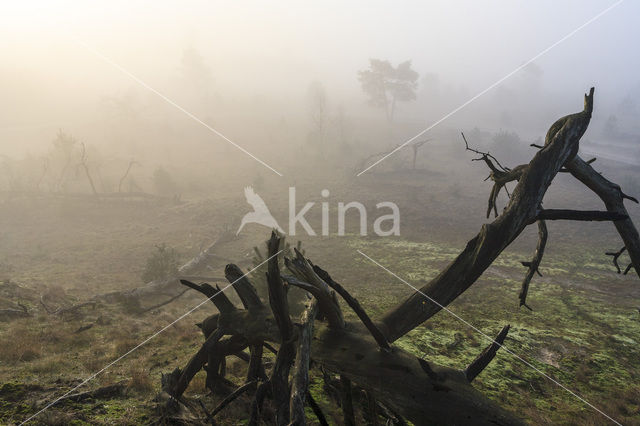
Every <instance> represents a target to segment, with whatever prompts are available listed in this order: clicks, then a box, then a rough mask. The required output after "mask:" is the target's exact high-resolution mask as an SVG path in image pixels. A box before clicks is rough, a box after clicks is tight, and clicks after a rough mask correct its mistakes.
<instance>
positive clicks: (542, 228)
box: [518, 220, 549, 310]
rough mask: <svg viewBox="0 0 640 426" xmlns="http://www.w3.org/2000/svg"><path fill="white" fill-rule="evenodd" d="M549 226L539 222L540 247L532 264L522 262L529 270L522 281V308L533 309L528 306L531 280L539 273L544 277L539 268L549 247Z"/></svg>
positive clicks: (541, 221) (520, 297)
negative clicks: (546, 248) (545, 249)
mask: <svg viewBox="0 0 640 426" xmlns="http://www.w3.org/2000/svg"><path fill="white" fill-rule="evenodd" d="M548 235H549V234H548V232H547V225H546V223H545V222H544V220H538V245H537V247H536V251H535V252H534V254H533V259H531V262H522V265H523V266H526V267H527V268H529V270H528V271H527V274H526V275H525V277H524V280H523V281H522V288H521V289H520V295H519V296H518V298H519V299H520V306H524V307H526V308H529V309H530V310H531V308H530V307H529V305H527V293H528V292H529V284H530V283H531V279H532V278H533V274H535V273H538V275H540V276H542V274H541V273H540V271H539V270H538V267H539V266H540V262H542V256H544V248H545V247H546V245H547V237H548Z"/></svg>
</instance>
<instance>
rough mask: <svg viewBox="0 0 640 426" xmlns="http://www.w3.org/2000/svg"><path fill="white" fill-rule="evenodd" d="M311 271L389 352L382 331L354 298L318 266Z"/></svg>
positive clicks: (314, 266) (387, 343)
mask: <svg viewBox="0 0 640 426" xmlns="http://www.w3.org/2000/svg"><path fill="white" fill-rule="evenodd" d="M313 270H314V271H315V273H316V274H318V276H319V277H320V278H321V279H322V280H323V281H324V282H326V283H327V284H328V285H329V287H331V288H332V289H334V290H335V291H336V293H338V294H339V295H340V296H342V298H343V299H344V300H345V302H347V304H348V305H349V306H350V307H351V309H353V311H354V312H355V313H356V315H358V318H360V321H362V323H363V324H364V326H365V327H367V330H369V332H371V335H372V336H373V338H374V339H376V342H378V345H380V347H381V348H382V349H385V350H391V346H389V342H388V341H387V338H386V337H385V336H384V334H382V331H380V329H379V328H378V326H376V325H375V324H374V323H373V321H371V318H369V315H367V313H366V312H365V310H364V309H363V308H362V306H360V303H359V302H358V301H357V300H356V298H354V297H353V296H351V294H349V292H348V291H347V290H346V289H345V288H344V287H342V286H341V285H340V284H339V283H337V282H335V281H334V280H333V279H332V278H331V276H330V275H329V273H328V272H327V271H325V270H324V269H322V268H320V267H319V266H318V265H313Z"/></svg>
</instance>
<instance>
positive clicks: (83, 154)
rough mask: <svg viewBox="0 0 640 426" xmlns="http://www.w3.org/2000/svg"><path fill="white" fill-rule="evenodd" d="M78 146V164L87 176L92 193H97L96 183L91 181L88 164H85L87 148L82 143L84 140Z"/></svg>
mask: <svg viewBox="0 0 640 426" xmlns="http://www.w3.org/2000/svg"><path fill="white" fill-rule="evenodd" d="M80 147H81V150H80V164H78V166H80V167H82V169H83V170H84V174H85V175H86V176H87V180H88V181H89V185H91V191H92V192H93V195H98V191H96V185H95V184H94V183H93V178H92V177H91V173H90V172H89V166H88V165H87V148H86V146H85V145H84V142H81V143H80Z"/></svg>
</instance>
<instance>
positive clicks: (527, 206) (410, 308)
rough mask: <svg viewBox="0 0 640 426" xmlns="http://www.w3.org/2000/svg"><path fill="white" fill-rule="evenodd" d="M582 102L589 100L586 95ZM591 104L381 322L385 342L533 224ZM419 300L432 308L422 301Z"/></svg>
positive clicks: (552, 136)
mask: <svg viewBox="0 0 640 426" xmlns="http://www.w3.org/2000/svg"><path fill="white" fill-rule="evenodd" d="M585 99H586V100H588V99H590V96H587V95H585ZM590 102H591V101H589V102H587V101H585V109H584V110H583V111H582V112H580V113H577V114H572V115H569V116H567V117H563V118H561V119H560V120H558V121H557V122H556V123H554V125H553V126H551V128H550V129H549V134H548V139H549V141H548V143H547V144H546V145H545V147H544V148H543V149H541V150H539V151H538V152H537V153H536V155H535V156H534V157H533V159H532V160H531V161H530V162H529V164H528V165H527V166H526V169H523V172H522V175H521V176H520V178H519V181H518V184H517V185H516V187H515V189H514V191H513V194H512V195H511V198H510V200H509V203H508V205H507V207H506V208H505V209H504V211H503V212H502V214H501V215H500V216H499V217H498V218H497V219H495V220H494V221H493V222H492V223H489V224H485V225H483V226H482V228H481V230H480V233H479V234H478V235H477V236H476V237H475V238H473V239H472V240H471V241H469V242H468V243H467V246H466V247H465V249H464V250H463V251H462V253H460V255H458V257H457V258H456V259H455V260H454V261H453V262H451V263H450V264H449V266H447V268H446V269H445V270H444V271H442V272H441V273H440V274H439V275H438V276H437V277H435V278H434V279H433V280H432V281H431V282H430V283H428V284H427V285H426V286H424V287H423V288H422V289H421V290H420V293H418V292H416V293H414V294H413V295H411V296H410V297H409V298H408V299H406V300H405V301H404V302H403V303H402V304H400V305H399V306H397V307H396V308H394V309H392V310H391V311H390V312H388V313H387V314H386V315H385V316H384V317H383V319H382V323H383V324H384V329H383V332H384V334H385V336H387V338H388V339H389V341H391V342H392V341H394V340H396V339H398V338H399V337H401V336H403V335H404V334H405V333H407V332H409V331H411V330H412V329H414V328H415V327H417V326H418V325H420V324H421V323H422V322H424V321H425V320H427V319H429V318H430V317H431V316H433V315H434V314H435V313H437V312H438V311H439V310H440V309H441V308H442V306H446V305H448V304H449V303H451V302H452V301H453V300H455V299H456V298H457V297H458V296H459V295H460V294H462V293H463V292H464V291H465V290H466V289H467V288H469V287H470V286H471V285H473V283H475V281H476V280H477V279H478V277H480V275H482V273H483V272H484V271H485V270H486V269H487V268H488V267H489V265H491V263H492V262H493V261H494V260H495V259H496V258H497V257H498V256H499V255H500V253H501V252H502V251H503V250H504V249H505V248H506V247H507V246H508V245H509V244H511V242H512V241H513V240H514V239H515V238H516V237H518V235H520V233H521V232H522V231H523V230H524V228H525V227H526V226H527V225H528V224H529V223H531V222H532V221H533V220H535V218H536V216H537V214H538V206H540V204H541V202H542V199H543V197H544V194H545V192H546V190H547V188H548V187H549V185H550V184H551V182H552V181H553V178H554V177H555V176H556V174H557V173H558V171H559V170H560V168H561V167H562V166H563V165H565V163H567V162H568V161H570V160H571V159H572V158H573V156H575V154H576V152H577V150H578V145H579V141H580V138H581V137H582V135H583V134H584V132H585V131H586V129H587V126H588V125H589V121H590V119H591V108H590V107H589V105H590ZM558 123H560V124H561V125H559V124H558ZM616 223H622V221H619V222H616ZM639 249H640V246H639ZM639 254H640V250H639ZM423 294H424V295H427V296H428V297H429V298H430V299H432V300H434V301H435V302H437V303H433V302H432V301H425V297H424V295H423ZM425 302H426V303H425Z"/></svg>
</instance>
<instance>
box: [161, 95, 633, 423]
mask: <svg viewBox="0 0 640 426" xmlns="http://www.w3.org/2000/svg"><path fill="white" fill-rule="evenodd" d="M592 108H593V89H591V91H590V93H589V94H588V95H585V105H584V110H583V111H582V112H579V113H577V114H572V115H569V116H566V117H563V118H561V119H560V120H558V121H556V122H555V123H554V124H553V125H552V126H551V128H550V129H549V131H548V133H547V137H546V140H545V145H544V146H543V147H541V148H540V150H539V151H538V152H537V153H536V154H535V155H534V157H533V159H532V160H531V161H530V162H529V163H528V164H523V165H520V166H517V167H514V168H513V169H508V168H506V167H504V166H502V165H501V164H500V162H499V161H498V160H497V159H496V158H495V157H493V156H492V155H491V154H489V153H483V152H480V151H478V150H475V149H472V148H469V145H468V143H467V142H466V139H465V144H466V147H467V150H469V151H472V152H474V153H476V154H479V155H480V158H477V159H476V160H481V161H483V162H484V163H485V164H486V165H487V166H488V167H489V169H490V171H491V175H490V178H491V179H492V180H493V182H494V184H493V189H492V190H491V195H490V197H489V213H490V212H491V211H493V212H494V213H495V214H496V216H497V218H496V219H495V220H494V221H493V222H491V223H488V224H485V225H483V226H482V228H481V230H480V232H479V234H478V235H477V236H476V237H475V238H473V239H471V240H470V241H469V242H468V243H467V245H466V247H465V248H464V250H463V251H462V252H461V253H460V254H459V256H458V257H457V258H456V259H455V260H454V261H453V262H451V263H450V264H449V265H448V266H447V267H446V268H445V269H444V270H443V271H442V272H441V273H440V274H439V275H438V276H437V277H435V278H434V279H433V280H432V281H431V282H430V283H428V284H427V285H426V286H424V287H423V288H422V289H420V291H419V292H416V293H415V294H413V295H412V296H410V297H409V298H407V299H406V300H405V301H404V302H403V303H401V304H400V305H399V306H397V307H395V308H393V309H392V310H390V311H389V312H388V313H387V314H386V315H384V316H383V317H382V319H381V320H380V321H376V322H374V321H373V320H372V319H371V318H369V316H368V315H367V314H366V311H365V310H364V309H363V308H362V306H361V305H360V304H359V303H358V302H357V300H356V299H355V298H353V297H352V296H351V295H350V294H349V292H348V291H347V290H346V289H344V287H342V286H341V285H340V284H338V283H337V282H335V281H334V280H333V279H331V276H330V275H329V273H328V272H326V271H324V270H323V269H322V268H320V267H317V266H314V265H313V264H312V263H311V261H309V260H308V259H306V258H305V257H304V256H303V255H302V253H300V252H299V251H298V250H296V251H295V257H294V258H293V259H288V258H285V259H284V264H285V266H286V267H287V268H288V269H289V270H290V271H291V273H292V275H284V274H281V273H280V265H279V262H278V257H277V256H275V254H276V253H277V250H278V247H279V245H280V241H279V238H280V237H279V236H278V235H277V234H275V233H273V234H272V236H271V239H270V240H269V244H268V247H269V255H270V257H271V259H270V261H269V263H268V271H267V274H266V278H267V280H266V283H267V285H268V289H269V305H268V306H266V305H265V304H264V303H262V301H261V300H260V298H259V297H258V296H257V293H256V291H255V289H254V288H253V286H252V284H251V282H250V281H249V279H248V278H247V277H245V276H244V275H243V273H242V271H241V270H240V269H239V268H238V267H237V266H235V265H232V264H231V265H227V267H226V269H225V276H226V277H227V279H228V280H229V281H230V282H231V283H232V284H233V287H234V290H235V291H236V292H237V293H238V295H239V297H240V300H241V302H242V305H243V307H244V309H240V308H238V307H235V306H233V304H232V302H231V301H230V300H229V299H227V298H226V297H224V298H222V299H220V300H218V303H215V299H217V297H218V296H216V292H218V293H220V291H219V289H218V288H215V289H214V288H213V287H212V286H209V285H208V284H206V285H205V284H199V285H198V284H193V283H191V282H188V281H187V282H183V283H184V284H185V285H187V286H189V287H190V288H194V289H196V290H198V291H200V292H201V293H202V294H204V295H205V296H206V297H209V298H211V299H212V301H214V303H215V304H216V306H217V307H218V309H219V311H220V313H219V314H216V315H212V316H210V317H209V318H207V319H205V320H204V321H203V322H202V323H201V324H200V327H201V328H202V330H203V333H204V334H205V338H206V341H205V343H204V344H203V345H202V347H201V348H200V349H199V350H198V352H197V353H196V354H195V355H194V356H193V357H192V359H191V360H190V361H189V363H188V364H187V366H186V367H185V369H184V370H179V369H177V370H176V371H174V373H172V375H171V377H172V385H171V386H169V387H168V388H169V389H172V395H174V396H175V397H176V398H181V397H182V393H183V392H184V389H186V386H187V385H188V383H189V381H190V380H191V378H192V377H193V376H194V375H195V374H196V373H197V371H199V370H200V369H202V368H206V370H207V374H208V378H209V375H212V378H214V377H215V378H216V380H219V381H221V382H223V381H224V377H222V376H224V373H225V371H224V368H223V367H224V364H225V361H224V360H225V357H226V356H229V355H233V354H238V353H239V351H242V350H244V348H246V346H249V347H250V350H251V355H250V357H249V360H248V361H249V371H248V373H247V380H248V383H247V384H246V385H244V386H246V387H244V388H243V387H241V388H240V389H242V392H243V393H247V392H253V403H252V406H251V412H250V413H249V416H248V417H249V424H250V425H258V424H259V423H260V422H261V421H265V422H274V423H275V424H276V425H288V424H293V425H303V424H305V422H306V418H305V415H304V405H305V404H309V405H310V406H311V408H312V409H313V411H314V413H316V415H317V417H318V419H319V421H320V423H321V424H326V419H325V418H324V415H323V414H322V412H321V411H320V409H319V407H318V406H317V404H316V403H315V402H314V401H313V398H312V397H311V394H310V393H309V389H308V388H309V376H308V374H309V368H310V367H311V366H317V367H318V368H319V369H320V371H321V372H322V374H323V378H324V380H325V387H324V390H325V392H326V393H328V394H329V395H331V396H332V397H333V398H334V399H337V400H338V401H339V403H340V405H341V406H342V409H343V412H344V422H345V424H355V421H356V420H355V419H356V412H355V409H356V407H355V406H354V404H353V402H354V398H361V399H360V401H361V403H366V406H367V407H369V408H368V410H369V411H370V413H367V414H368V415H367V416H363V417H365V418H368V420H367V421H368V422H370V423H372V424H374V423H375V422H376V418H377V415H376V413H380V414H381V415H382V416H384V417H386V418H387V419H388V420H387V421H388V424H406V423H405V421H404V418H406V419H407V420H408V421H409V422H411V423H413V424H415V425H426V424H478V425H517V424H522V421H521V420H520V419H519V418H518V417H517V416H516V415H514V414H512V413H509V412H507V411H505V410H504V409H502V408H501V407H500V406H499V405H498V404H497V403H495V402H493V401H491V400H489V399H488V398H486V397H485V396H484V395H482V394H481V393H480V392H479V391H477V390H476V389H475V388H474V387H473V386H472V383H471V382H472V381H473V379H474V378H475V377H476V376H477V375H478V374H480V373H481V372H482V371H483V370H484V369H485V368H486V367H487V366H488V365H489V363H490V362H491V360H492V359H493V358H494V357H495V355H496V353H497V351H498V349H499V348H500V347H501V345H502V343H503V341H504V339H505V337H506V335H507V332H508V330H509V326H506V327H504V328H503V329H502V331H501V332H500V333H499V334H498V336H497V337H496V339H495V340H494V341H493V342H492V343H491V344H490V345H489V346H488V347H487V348H486V349H485V350H484V351H483V352H482V353H481V354H480V355H479V356H478V357H477V358H476V359H475V360H474V361H473V362H472V363H471V364H470V365H469V366H468V367H467V368H466V369H465V370H457V369H453V368H449V367H444V366H439V365H436V364H434V363H432V362H429V361H428V360H425V359H421V358H417V357H416V356H414V355H411V354H409V353H408V352H406V351H404V350H402V349H400V348H399V347H397V346H394V345H393V344H392V343H393V342H394V341H395V340H397V339H398V338H400V337H402V336H403V335H404V334H406V333H407V332H409V331H411V330H412V329H414V328H415V327H417V326H419V325H420V324H421V323H422V322H424V321H425V320H427V319H429V318H430V317H431V316H433V315H434V314H436V313H437V312H438V311H439V310H440V309H441V308H442V307H444V306H446V305H448V304H449V303H450V302H452V301H453V300H455V299H456V298H457V297H458V296H459V295H460V294H462V293H463V292H464V291H465V290H466V289H467V288H469V287H470V286H471V285H473V284H474V283H475V282H476V280H477V278H478V277H479V276H480V275H481V274H482V273H483V272H484V271H485V270H486V268H487V267H489V266H490V265H491V263H492V262H493V261H494V260H495V259H496V258H497V257H498V256H499V255H500V253H501V252H502V251H503V250H504V249H505V248H506V247H507V246H509V244H510V243H511V242H512V241H513V240H514V239H515V238H517V237H518V236H519V235H520V233H521V232H522V231H523V230H524V229H525V228H526V227H527V226H528V225H530V224H532V223H533V222H536V221H537V222H538V231H539V240H538V246H537V248H536V252H535V253H534V257H533V259H532V260H531V261H530V262H523V265H524V266H525V267H527V268H528V272H527V275H526V276H525V280H524V281H523V286H522V290H521V294H520V302H521V304H523V305H525V306H526V295H527V291H528V287H529V283H530V281H531V279H532V277H533V275H534V274H535V273H539V270H538V268H539V265H540V263H541V260H542V256H543V254H544V249H545V246H546V241H547V229H546V225H545V220H556V219H563V220H608V221H613V223H614V225H615V226H616V228H617V229H618V231H619V233H620V234H621V236H622V238H623V241H624V243H625V247H627V250H629V252H630V254H632V252H633V253H634V254H633V255H632V264H633V265H634V266H635V265H640V263H636V260H640V241H638V240H639V239H638V234H637V232H636V231H635V227H634V226H633V223H632V222H631V219H630V218H629V215H628V214H627V211H626V210H625V209H624V205H623V204H622V201H623V199H624V198H627V199H630V197H628V196H626V195H624V194H623V193H622V191H621V190H619V187H617V185H614V184H611V183H610V182H608V181H606V179H604V178H603V177H602V176H601V175H598V174H597V173H595V172H593V169H591V166H590V165H589V164H587V163H585V162H583V161H582V160H580V159H579V157H577V156H576V154H577V152H578V145H579V141H580V138H581V137H582V135H583V134H584V132H585V130H586V129H587V126H588V124H589V121H590V118H591V112H592ZM562 169H566V170H568V171H570V172H571V173H572V174H574V176H576V177H578V179H580V180H581V181H583V182H584V183H585V184H586V185H587V186H589V187H590V188H592V189H593V190H594V191H595V192H596V193H598V195H600V196H601V198H602V199H603V200H604V201H605V205H606V207H607V211H606V212H601V211H574V210H544V209H542V208H541V206H542V201H543V198H544V194H545V192H546V190H547V188H548V187H549V185H550V184H551V182H552V181H553V179H554V177H555V176H556V174H557V173H558V172H559V171H560V170H562ZM594 174H595V176H594ZM508 182H517V183H516V185H515V188H514V190H513V193H511V194H510V198H509V201H508V203H507V205H506V207H505V208H504V210H503V211H502V213H501V214H498V209H497V207H496V199H497V195H498V193H499V192H500V190H501V189H502V188H503V187H504V188H506V183H508ZM616 188H617V189H616ZM508 195H509V194H508ZM620 253H622V250H621V251H620ZM620 253H618V254H617V256H615V258H614V260H615V261H616V265H617V257H618V256H619V255H620ZM634 259H636V260H634ZM638 269H639V268H636V270H638ZM285 282H286V284H287V285H291V286H296V287H299V288H301V289H303V290H305V291H307V292H309V293H310V295H311V297H312V298H313V300H312V302H311V304H310V306H309V308H308V309H307V310H306V311H305V312H304V314H303V316H302V317H301V323H300V325H298V326H296V327H294V325H293V323H292V321H291V317H290V312H289V303H288V301H287V291H286V287H285ZM336 293H337V294H339V295H340V296H341V297H342V298H343V299H344V300H345V301H346V302H347V304H348V305H349V306H350V307H351V308H352V309H353V310H354V312H356V314H357V316H358V319H359V321H360V322H354V323H351V322H347V321H345V320H344V317H343V315H342V311H341V309H340V304H339V303H338V301H337V297H336ZM214 296H215V297H214ZM425 296H426V297H425ZM223 335H230V337H229V338H226V339H221V338H222V336H223ZM233 339H235V342H233V344H232V340H233ZM270 343H272V344H273V343H275V344H277V345H279V347H278V349H277V351H276V350H275V349H274V348H271V349H272V351H274V352H276V362H275V363H274V365H273V368H272V370H271V372H270V374H269V375H268V379H267V380H266V381H263V382H259V381H255V380H256V379H258V380H259V379H260V377H259V376H260V373H259V371H260V369H259V366H261V365H262V363H261V358H262V356H263V351H262V348H263V347H268V348H269V347H271V346H270V345H269V344H270ZM238 348H241V349H238ZM245 356H246V354H245ZM292 365H293V371H292V374H290V372H291V366H292ZM328 372H331V374H329V373H328ZM214 375H215V376H214ZM335 375H337V376H339V377H340V380H336V379H335V378H334V376H335ZM165 381H166V380H165ZM256 385H257V386H256ZM165 387H166V386H165ZM254 390H255V391H254ZM237 392H240V391H239V389H236V391H235V392H232V393H231V395H230V396H233V395H236V393H237ZM363 392H364V393H363ZM363 394H364V395H365V397H364V398H362V397H361V396H362V395H363ZM236 397H237V396H236ZM228 398H229V397H228ZM228 398H227V399H228ZM227 399H225V401H226V400H227ZM223 402H224V401H223ZM371 407H373V408H371ZM215 412H217V411H215V410H214V413H215ZM214 413H212V416H213V415H214Z"/></svg>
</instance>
